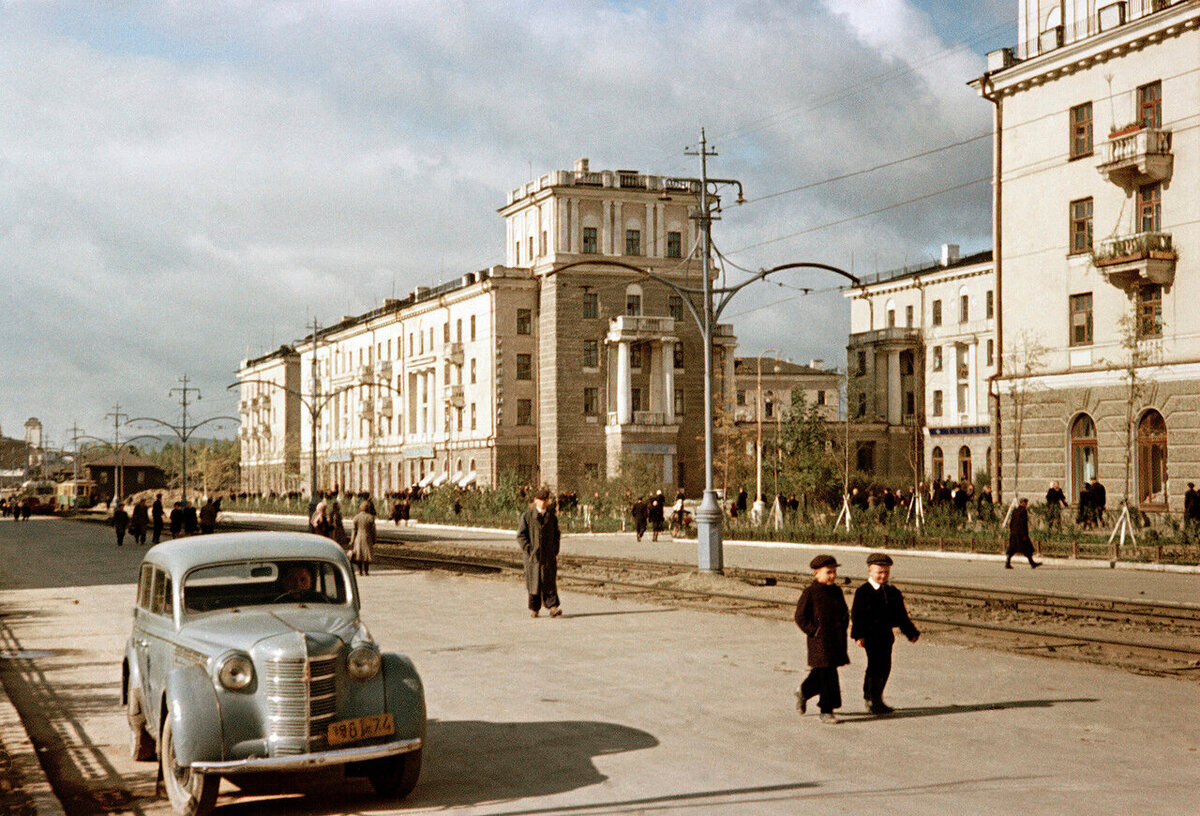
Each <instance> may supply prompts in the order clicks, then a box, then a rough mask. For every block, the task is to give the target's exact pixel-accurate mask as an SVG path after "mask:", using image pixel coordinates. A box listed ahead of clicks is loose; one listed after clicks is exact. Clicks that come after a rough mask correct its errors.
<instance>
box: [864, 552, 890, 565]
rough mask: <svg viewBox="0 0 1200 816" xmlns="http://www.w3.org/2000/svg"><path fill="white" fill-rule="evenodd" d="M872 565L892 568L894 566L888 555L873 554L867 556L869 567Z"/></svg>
mask: <svg viewBox="0 0 1200 816" xmlns="http://www.w3.org/2000/svg"><path fill="white" fill-rule="evenodd" d="M872 564H879V565H880V566H884V567H890V566H891V565H892V557H891V556H890V555H888V554H887V553H871V554H870V555H868V556H867V566H871V565H872Z"/></svg>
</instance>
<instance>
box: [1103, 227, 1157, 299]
mask: <svg viewBox="0 0 1200 816" xmlns="http://www.w3.org/2000/svg"><path fill="white" fill-rule="evenodd" d="M1175 260H1176V254H1175V247H1174V246H1173V245H1172V243H1171V236H1170V234H1169V233H1165V232H1140V233H1138V234H1136V235H1126V236H1123V237H1120V238H1110V239H1109V240H1107V241H1103V242H1101V244H1100V247H1099V249H1096V250H1093V252H1092V263H1093V264H1094V265H1095V267H1096V268H1097V269H1098V270H1100V272H1101V274H1103V275H1104V277H1106V278H1107V279H1108V282H1109V283H1111V284H1113V285H1114V286H1117V287H1118V288H1121V289H1125V290H1128V289H1131V288H1132V287H1134V286H1138V285H1141V284H1145V283H1157V284H1160V285H1163V286H1170V285H1171V283H1172V281H1174V279H1175Z"/></svg>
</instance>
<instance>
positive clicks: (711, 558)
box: [696, 128, 725, 573]
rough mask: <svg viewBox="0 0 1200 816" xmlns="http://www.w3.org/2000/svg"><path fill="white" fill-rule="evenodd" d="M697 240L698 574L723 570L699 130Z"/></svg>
mask: <svg viewBox="0 0 1200 816" xmlns="http://www.w3.org/2000/svg"><path fill="white" fill-rule="evenodd" d="M699 155H700V240H701V255H702V260H703V264H704V266H703V269H704V323H703V325H702V326H701V332H700V333H701V335H702V337H703V341H704V498H703V499H702V500H701V502H700V506H699V507H698V508H696V531H697V537H698V539H699V541H698V543H697V549H698V552H697V556H696V565H697V567H698V568H699V569H700V571H701V572H714V573H720V572H723V571H724V569H725V565H724V554H723V552H722V546H721V505H720V504H719V503H718V502H717V492H716V491H715V490H714V489H713V400H712V391H713V370H712V356H713V344H712V338H713V319H714V318H713V299H712V277H711V270H710V261H711V258H710V256H711V254H712V252H711V229H712V222H711V216H710V214H709V211H708V157H709V156H710V155H715V153H709V152H708V140H707V139H706V138H705V134H704V129H703V128H701V129H700V150H699Z"/></svg>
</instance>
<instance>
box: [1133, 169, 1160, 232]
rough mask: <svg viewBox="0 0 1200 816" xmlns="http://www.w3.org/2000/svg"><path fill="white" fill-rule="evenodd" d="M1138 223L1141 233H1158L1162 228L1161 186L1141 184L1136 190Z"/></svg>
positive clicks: (1157, 183)
mask: <svg viewBox="0 0 1200 816" xmlns="http://www.w3.org/2000/svg"><path fill="white" fill-rule="evenodd" d="M1137 203H1138V221H1139V222H1140V224H1141V231H1142V232H1158V231H1159V230H1160V229H1161V228H1162V184H1160V183H1159V182H1157V181H1156V182H1154V183H1153V184H1143V185H1142V186H1141V187H1139V188H1138V197H1137Z"/></svg>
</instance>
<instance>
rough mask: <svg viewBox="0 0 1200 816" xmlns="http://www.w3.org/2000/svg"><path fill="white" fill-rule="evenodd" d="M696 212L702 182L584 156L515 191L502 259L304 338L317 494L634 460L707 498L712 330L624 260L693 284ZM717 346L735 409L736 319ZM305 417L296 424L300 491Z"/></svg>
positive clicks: (608, 466)
mask: <svg viewBox="0 0 1200 816" xmlns="http://www.w3.org/2000/svg"><path fill="white" fill-rule="evenodd" d="M698 205H699V182H698V181H696V180H693V179H672V178H663V177H659V176H650V175H643V174H640V173H637V172H634V171H624V170H622V171H607V170H606V171H592V170H590V169H589V166H588V162H587V160H586V159H584V160H580V161H579V162H578V163H577V164H576V166H575V168H574V169H573V170H560V171H555V172H553V173H549V174H546V175H544V176H542V177H540V178H538V179H535V180H533V181H531V182H529V183H527V184H525V185H523V186H521V187H519V188H517V189H516V190H513V191H512V192H511V193H510V194H509V196H508V202H507V204H506V205H505V206H504V207H502V208H501V209H500V213H501V215H502V216H503V217H504V218H505V223H506V231H507V232H506V234H507V247H508V249H507V258H506V264H505V265H503V266H494V267H491V268H490V269H488V270H483V271H480V272H476V273H471V274H468V275H464V276H462V277H460V278H458V279H456V280H454V281H450V282H448V283H445V284H443V285H440V286H437V287H434V288H427V287H418V288H417V289H416V290H414V291H413V292H412V293H411V294H410V295H409V296H408V297H406V298H404V299H402V300H389V301H387V302H385V303H384V304H383V305H382V306H381V307H379V308H378V309H375V310H373V311H371V312H368V313H366V314H362V315H357V316H353V317H347V318H345V319H344V320H343V321H342V322H341V323H339V324H337V325H334V326H330V327H327V328H324V329H321V330H320V331H318V332H317V335H316V337H315V338H313V337H311V336H310V337H309V338H307V339H306V340H305V341H303V342H301V343H300V344H298V345H297V347H296V351H297V353H298V354H299V357H300V364H299V377H300V388H299V391H298V394H299V395H303V400H305V401H307V402H308V403H311V404H315V405H318V406H320V407H319V409H318V411H317V414H318V420H317V443H316V445H317V447H316V450H317V461H318V465H317V467H318V483H319V487H321V488H323V489H328V488H332V487H339V488H341V489H349V490H366V491H370V492H373V493H380V492H387V491H392V490H398V489H401V488H404V487H408V486H410V485H413V484H420V485H431V484H432V485H437V484H442V483H444V482H446V481H448V480H449V481H453V482H454V483H456V484H464V485H465V484H469V483H472V482H476V483H479V484H485V485H486V484H494V483H495V482H496V480H497V479H498V478H499V476H500V475H501V474H502V473H505V472H512V473H514V474H515V475H516V476H517V478H519V479H520V480H521V481H523V482H526V483H530V484H534V483H545V484H549V485H551V486H553V487H556V488H560V489H566V488H568V487H573V486H578V485H579V484H580V483H581V482H582V481H583V480H584V479H586V478H589V477H596V478H603V477H606V476H611V475H615V474H616V473H617V472H618V470H619V468H620V466H621V463H622V461H623V460H624V457H626V456H639V457H643V458H647V459H649V460H651V461H652V462H653V465H654V467H656V468H658V469H659V470H660V471H661V473H662V481H663V487H664V489H668V488H674V487H675V486H677V485H679V486H683V487H685V488H686V489H687V490H688V491H689V492H691V493H696V494H698V493H699V491H700V489H701V488H702V486H703V475H704V474H703V458H702V451H703V447H702V438H703V422H702V407H703V379H702V375H703V359H704V358H703V350H702V343H701V338H700V333H699V330H698V328H697V324H696V321H695V320H694V319H693V317H692V315H691V312H690V309H689V308H688V304H687V303H686V302H685V300H684V297H683V296H682V295H680V294H677V293H676V292H675V291H674V290H672V289H670V288H669V287H667V286H665V285H663V283H661V282H658V281H655V280H652V279H650V278H648V277H647V276H646V275H643V274H641V273H639V272H637V271H635V270H634V269H632V268H628V267H636V268H637V269H642V270H646V271H648V272H650V273H651V274H654V275H656V276H658V277H660V278H662V279H664V280H668V281H671V282H672V283H675V284H677V285H679V286H681V287H684V288H685V289H686V288H697V287H699V286H700V285H701V284H702V281H701V277H700V268H701V265H700V259H699V258H698V257H696V252H695V250H696V248H697V247H696V245H697V228H696V226H695V224H696V222H695V220H694V218H693V216H694V214H695V210H696V209H697V208H698ZM614 264H615V265H614ZM622 264H624V265H626V266H621V265H622ZM568 265H570V266H569V267H568V268H564V267H567V266H568ZM693 302H695V303H698V302H699V300H698V298H696V299H695V300H694V301H693ZM714 344H715V345H716V346H717V347H718V350H719V351H718V355H717V364H716V365H717V368H718V387H719V388H720V389H721V391H720V396H719V398H721V399H725V400H727V401H732V399H733V388H732V383H733V352H734V349H735V347H736V340H735V338H734V337H733V334H732V332H731V331H730V329H729V327H728V326H719V327H717V331H716V332H715V338H714ZM314 345H315V348H314ZM314 354H315V355H316V363H317V365H316V380H317V390H318V393H319V394H320V396H319V397H318V399H317V400H315V401H314V400H313V399H312V397H311V395H312V393H313V367H312V361H313V355H314ZM246 370H248V369H246ZM243 387H245V386H243ZM294 399H296V400H297V401H298V402H299V401H300V399H301V398H300V396H296V397H294ZM311 413H312V412H311V411H310V410H309V409H307V408H306V409H304V410H302V411H300V421H299V437H298V439H299V441H298V447H299V449H300V456H299V459H300V469H301V472H302V473H303V474H304V478H303V479H302V482H303V485H304V486H305V487H307V484H308V476H307V473H308V468H309V460H310V451H311V442H310V439H311V425H310V414H311ZM243 416H244V420H243V424H244V425H245V424H246V423H248V422H250V418H249V416H248V415H247V414H244V415H243ZM243 450H244V456H243V458H244V460H245V448H244V449H243Z"/></svg>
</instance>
